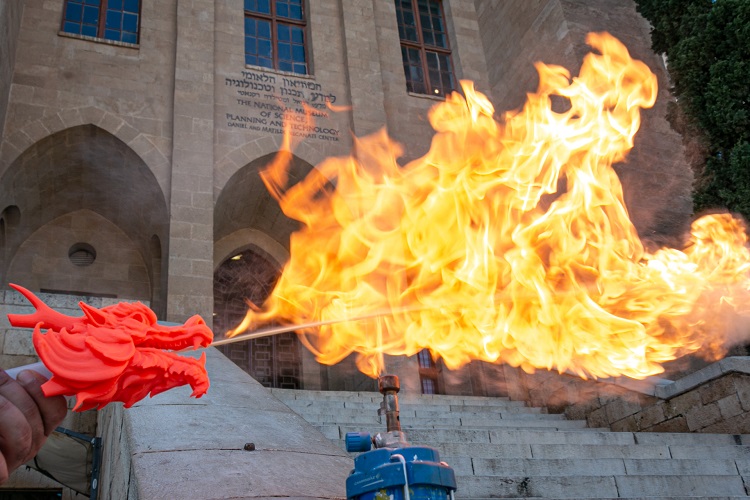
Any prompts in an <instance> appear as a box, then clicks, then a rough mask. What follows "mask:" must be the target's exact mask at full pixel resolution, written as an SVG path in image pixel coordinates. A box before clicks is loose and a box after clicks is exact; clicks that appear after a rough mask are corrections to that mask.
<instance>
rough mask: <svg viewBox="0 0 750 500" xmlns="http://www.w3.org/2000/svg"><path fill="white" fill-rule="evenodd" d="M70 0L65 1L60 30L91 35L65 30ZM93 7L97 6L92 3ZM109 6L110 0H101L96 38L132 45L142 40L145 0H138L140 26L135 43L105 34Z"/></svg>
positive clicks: (70, 33)
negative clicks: (115, 38) (108, 36)
mask: <svg viewBox="0 0 750 500" xmlns="http://www.w3.org/2000/svg"><path fill="white" fill-rule="evenodd" d="M123 1H124V0H123ZM68 2H69V0H65V1H64V2H63V10H62V18H61V20H60V31H61V32H62V33H65V34H68V35H73V36H76V35H78V36H85V37H89V35H84V34H82V33H72V32H70V31H66V30H65V22H66V18H65V12H66V11H67V7H68ZM91 7H95V6H93V5H92V6H91ZM108 7H109V0H101V2H100V3H99V6H98V9H99V23H98V24H97V26H96V36H95V37H94V38H97V39H99V40H106V41H108V42H114V43H127V44H131V45H138V44H139V43H140V42H141V17H142V16H141V11H142V10H143V0H138V26H137V28H136V32H135V43H133V42H123V41H122V40H112V39H110V38H106V37H105V36H104V32H105V30H106V29H107V8H108ZM123 12H125V11H123ZM81 16H83V13H81ZM71 22H73V21H71ZM80 24H83V19H82V20H81V23H80ZM119 31H120V33H122V32H123V30H122V29H120V30H119ZM126 33H127V32H126ZM121 38H122V37H121Z"/></svg>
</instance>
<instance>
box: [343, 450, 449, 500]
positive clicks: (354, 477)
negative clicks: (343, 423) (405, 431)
mask: <svg viewBox="0 0 750 500" xmlns="http://www.w3.org/2000/svg"><path fill="white" fill-rule="evenodd" d="M405 485H406V486H407V488H408V494H409V498H410V500H446V499H447V498H448V496H449V495H450V494H451V492H453V491H456V475H455V473H454V472H453V469H452V468H450V467H449V466H448V465H446V464H445V463H441V462H440V455H439V453H438V451H437V450H436V449H434V448H429V447H426V446H404V447H401V448H379V449H376V450H373V451H368V452H367V453H362V454H361V455H359V456H358V457H356V458H355V459H354V469H353V470H352V472H351V474H350V475H349V477H348V478H347V480H346V498H347V499H348V500H405V498H406V495H405V493H404V486H405Z"/></svg>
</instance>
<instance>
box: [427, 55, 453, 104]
mask: <svg viewBox="0 0 750 500" xmlns="http://www.w3.org/2000/svg"><path fill="white" fill-rule="evenodd" d="M427 68H428V69H429V72H430V92H429V93H430V94H432V95H438V96H445V94H447V93H448V92H450V91H451V90H453V74H452V71H451V64H450V59H449V57H448V55H446V54H438V53H436V52H427Z"/></svg>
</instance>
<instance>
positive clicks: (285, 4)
mask: <svg viewBox="0 0 750 500" xmlns="http://www.w3.org/2000/svg"><path fill="white" fill-rule="evenodd" d="M275 1H276V15H277V16H279V17H286V18H288V19H297V20H299V21H301V20H302V1H301V0H275Z"/></svg>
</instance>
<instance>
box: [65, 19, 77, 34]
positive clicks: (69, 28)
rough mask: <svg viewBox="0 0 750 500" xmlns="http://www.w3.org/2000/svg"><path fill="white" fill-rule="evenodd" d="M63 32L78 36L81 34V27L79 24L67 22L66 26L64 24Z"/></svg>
mask: <svg viewBox="0 0 750 500" xmlns="http://www.w3.org/2000/svg"><path fill="white" fill-rule="evenodd" d="M63 31H64V32H65V33H75V34H77V35H78V34H80V33H81V25H80V24H78V23H69V22H66V23H65V24H63Z"/></svg>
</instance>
